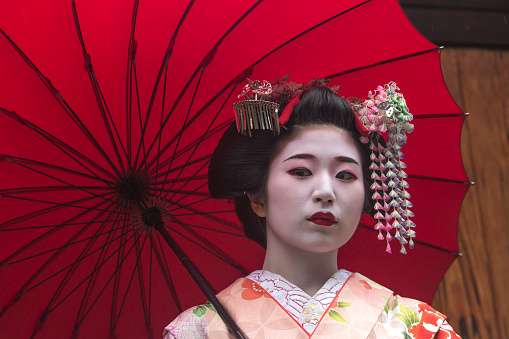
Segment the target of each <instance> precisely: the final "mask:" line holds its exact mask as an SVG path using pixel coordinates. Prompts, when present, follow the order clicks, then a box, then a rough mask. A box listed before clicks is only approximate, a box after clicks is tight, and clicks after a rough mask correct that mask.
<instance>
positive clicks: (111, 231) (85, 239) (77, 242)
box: [2, 220, 125, 267]
mask: <svg viewBox="0 0 509 339" xmlns="http://www.w3.org/2000/svg"><path fill="white" fill-rule="evenodd" d="M113 221H122V220H110V222H113ZM98 223H105V221H104V220H103V221H97V222H89V223H87V224H98ZM67 225H68V224H67V223H66V224H65V225H64V226H67ZM55 227H56V226H55ZM123 227H125V226H122V227H121V228H114V229H111V230H109V231H106V232H103V233H99V234H97V235H94V236H93V237H88V238H84V239H81V240H78V241H75V242H71V243H68V244H66V245H63V246H61V247H55V248H53V249H51V250H47V251H44V252H40V253H38V254H34V255H31V256H29V257H25V258H23V259H19V260H16V261H11V262H10V263H9V264H8V266H11V265H14V264H19V263H20V262H23V261H26V260H30V259H34V258H37V257H39V256H41V255H45V254H48V253H51V252H54V251H57V250H60V249H62V248H67V247H71V246H73V245H77V244H79V243H82V242H84V241H88V240H91V239H93V238H96V237H100V236H103V235H108V234H110V233H113V232H116V231H118V230H120V229H122V228H123ZM2 267H3V266H2Z"/></svg>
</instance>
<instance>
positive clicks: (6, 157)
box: [1, 155, 114, 187]
mask: <svg viewBox="0 0 509 339" xmlns="http://www.w3.org/2000/svg"><path fill="white" fill-rule="evenodd" d="M1 159H2V160H4V161H10V162H12V163H14V164H17V165H21V164H20V163H27V164H30V165H33V166H34V167H35V166H39V167H46V168H49V169H52V170H57V171H59V172H64V173H70V174H73V175H76V176H81V177H84V178H88V179H92V180H99V181H100V182H101V183H104V184H105V185H108V186H109V187H114V183H113V182H111V181H108V180H105V179H101V178H99V177H97V176H91V175H88V174H85V173H82V172H78V171H74V170H71V169H68V168H64V167H60V166H56V165H52V164H49V163H46V162H41V161H37V160H32V159H26V158H20V157H15V156H10V155H3V156H2V158H1ZM14 160H16V161H14ZM26 168H28V169H30V170H33V169H32V167H29V166H28V165H27V166H26Z"/></svg>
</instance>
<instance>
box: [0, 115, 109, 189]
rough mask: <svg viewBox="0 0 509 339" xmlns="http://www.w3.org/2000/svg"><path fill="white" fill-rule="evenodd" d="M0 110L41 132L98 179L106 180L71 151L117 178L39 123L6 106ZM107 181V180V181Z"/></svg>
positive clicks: (40, 133) (38, 132)
mask: <svg viewBox="0 0 509 339" xmlns="http://www.w3.org/2000/svg"><path fill="white" fill-rule="evenodd" d="M0 111H1V112H2V113H4V114H5V115H7V116H9V117H10V118H12V119H15V120H17V121H19V122H20V123H21V124H23V125H25V126H28V127H30V128H31V129H32V130H33V131H35V132H36V133H37V134H39V135H40V136H42V137H43V138H44V139H46V140H47V141H48V142H50V143H51V144H52V145H54V146H55V147H56V148H58V149H59V150H60V151H62V152H63V153H64V154H65V155H67V156H68V157H69V158H71V159H72V160H74V161H75V162H77V163H78V164H79V165H80V166H81V167H83V168H84V169H85V170H87V171H88V172H90V173H91V174H92V175H93V177H95V178H96V179H98V180H104V179H101V178H99V176H98V175H97V174H96V173H94V172H93V171H92V170H91V169H90V168H88V167H87V166H85V164H84V163H82V162H81V161H79V160H78V159H76V158H75V157H74V156H72V155H71V154H70V153H69V152H71V153H73V154H75V155H76V156H77V157H79V158H81V159H82V160H83V161H85V162H86V163H88V164H90V165H92V166H93V167H95V168H96V169H98V170H99V171H101V172H102V173H104V174H106V175H107V176H109V177H111V178H112V179H115V177H114V176H113V175H112V174H111V173H109V172H108V171H106V170H105V169H104V168H103V167H101V166H99V165H98V164H96V163H95V162H93V161H92V160H91V159H89V158H88V157H86V156H85V155H83V154H81V153H80V152H78V151H77V150H76V149H74V148H73V147H71V146H69V145H67V144H66V143H65V142H63V141H61V140H60V139H58V138H56V137H55V136H53V135H51V134H50V133H48V132H46V131H45V130H43V129H42V128H40V127H39V126H37V125H34V124H33V123H31V122H30V121H28V120H26V119H24V118H22V117H20V116H19V115H18V114H17V113H16V112H14V111H9V110H6V109H5V108H2V107H0ZM105 182H106V181H105Z"/></svg>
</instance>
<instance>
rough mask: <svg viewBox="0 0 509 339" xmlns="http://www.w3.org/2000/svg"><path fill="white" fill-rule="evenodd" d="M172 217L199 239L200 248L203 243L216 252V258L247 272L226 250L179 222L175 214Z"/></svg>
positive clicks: (242, 271)
mask: <svg viewBox="0 0 509 339" xmlns="http://www.w3.org/2000/svg"><path fill="white" fill-rule="evenodd" d="M172 219H173V221H174V222H176V223H177V224H179V225H181V226H182V227H183V228H184V229H185V230H186V231H187V232H189V233H191V234H192V235H193V236H194V237H195V238H196V239H198V240H199V241H201V244H202V248H203V245H206V246H207V247H208V248H210V249H212V250H213V251H214V252H215V253H217V254H218V258H222V260H223V261H224V262H226V263H227V264H229V265H231V266H232V267H234V268H236V269H237V270H239V271H240V272H241V273H242V274H244V275H247V274H249V272H248V271H247V270H246V269H245V268H244V267H242V265H240V264H239V263H238V262H237V261H236V260H235V259H233V258H232V257H231V256H229V255H228V254H227V253H226V252H224V251H223V250H221V249H220V248H219V247H218V246H216V245H214V244H213V243H212V242H210V241H209V240H207V239H206V238H205V237H203V236H202V235H200V234H199V233H197V232H196V231H194V230H193V229H191V228H189V227H187V226H186V225H185V224H182V223H181V222H180V220H179V219H178V218H176V217H175V216H173V215H172Z"/></svg>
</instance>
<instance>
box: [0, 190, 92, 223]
mask: <svg viewBox="0 0 509 339" xmlns="http://www.w3.org/2000/svg"><path fill="white" fill-rule="evenodd" d="M2 197H4V196H2ZM92 199H94V197H87V198H83V199H78V200H74V201H70V202H69V203H71V204H77V203H82V202H86V201H90V200H92ZM63 207H65V206H58V205H57V206H51V207H47V208H43V209H40V210H37V211H34V212H31V213H27V214H24V215H22V216H19V217H16V218H13V219H10V220H6V221H4V222H3V223H2V224H0V231H3V229H5V228H7V227H8V226H9V225H12V224H15V223H19V222H22V221H26V220H30V219H33V218H36V217H39V216H42V215H45V214H49V213H51V212H55V211H57V210H60V209H62V208H63Z"/></svg>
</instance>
